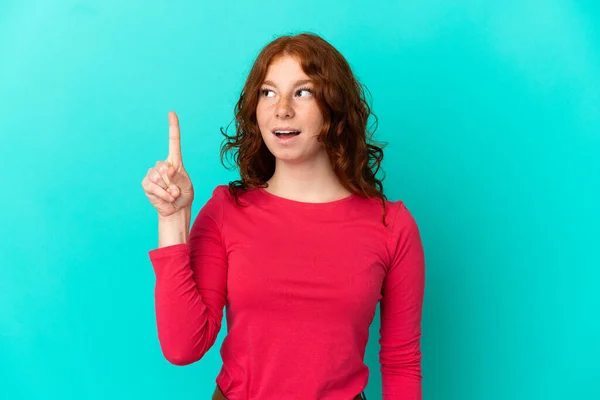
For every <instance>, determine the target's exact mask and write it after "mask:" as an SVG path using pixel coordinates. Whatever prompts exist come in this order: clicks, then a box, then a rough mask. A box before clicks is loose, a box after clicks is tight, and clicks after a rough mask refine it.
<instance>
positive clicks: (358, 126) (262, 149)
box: [221, 33, 387, 226]
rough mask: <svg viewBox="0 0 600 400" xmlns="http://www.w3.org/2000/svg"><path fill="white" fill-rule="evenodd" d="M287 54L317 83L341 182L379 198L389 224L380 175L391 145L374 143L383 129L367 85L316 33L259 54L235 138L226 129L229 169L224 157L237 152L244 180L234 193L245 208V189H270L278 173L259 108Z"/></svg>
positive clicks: (325, 138)
mask: <svg viewBox="0 0 600 400" xmlns="http://www.w3.org/2000/svg"><path fill="white" fill-rule="evenodd" d="M283 55H288V56H292V57H295V58H296V59H297V60H298V62H299V63H300V64H301V66H302V69H303V71H304V73H305V74H306V75H308V76H309V77H310V78H311V79H312V80H313V82H314V95H315V99H316V101H317V104H318V107H319V109H320V111H321V113H322V115H323V120H324V124H323V130H322V131H321V133H320V135H319V137H318V141H319V142H322V143H324V144H325V148H326V151H327V154H328V156H329V159H330V161H331V165H332V167H333V170H334V171H335V174H336V175H337V177H338V179H339V180H340V182H341V184H342V185H343V186H344V187H345V188H346V189H347V190H348V191H350V192H352V193H355V194H359V195H361V196H364V197H377V198H379V199H380V200H381V203H382V207H383V216H382V221H383V224H384V225H385V226H387V224H386V222H385V215H386V204H385V200H386V199H387V198H386V196H385V195H384V194H383V184H382V180H383V179H384V178H385V173H384V178H382V179H381V180H379V179H377V177H376V175H377V172H378V171H379V169H380V167H381V161H382V160H383V149H382V147H385V145H387V143H376V142H373V140H372V136H373V134H374V132H375V130H376V129H377V116H376V115H375V114H374V113H372V111H371V107H370V106H369V104H368V103H367V101H366V99H365V90H364V89H363V85H362V84H361V83H359V82H358V80H357V79H356V78H355V76H354V74H353V72H352V70H351V68H350V65H349V64H348V62H347V61H346V59H345V58H344V56H343V55H342V54H341V53H340V52H339V51H338V50H337V49H336V48H335V47H333V46H332V45H331V44H329V43H328V42H327V41H325V40H324V39H323V38H321V37H320V36H318V35H315V34H312V33H301V34H298V35H294V36H281V37H279V38H277V39H275V40H273V41H272V42H271V43H269V44H268V45H267V46H265V47H264V48H263V49H262V50H261V52H260V53H259V54H258V57H257V58H256V60H255V62H254V65H253V66H252V69H251V70H250V73H249V74H248V78H247V79H246V83H245V85H244V87H243V89H242V92H241V94H240V98H239V100H238V102H237V104H236V106H235V110H234V112H235V122H236V134H235V135H231V136H230V135H228V134H227V133H226V131H224V130H223V128H221V133H222V134H223V135H224V136H225V139H224V140H223V143H222V146H221V163H222V164H223V165H224V166H225V168H227V166H226V165H225V163H224V157H225V156H226V154H227V153H228V152H229V151H231V150H234V149H237V152H235V154H234V161H235V164H236V166H237V167H238V168H239V171H240V177H241V179H240V180H236V181H233V182H230V183H229V192H230V193H231V194H232V195H233V196H234V197H235V199H236V202H237V203H238V204H240V203H239V199H238V190H239V189H243V190H250V189H254V188H258V187H261V188H264V187H267V186H268V184H267V183H266V182H267V181H268V180H269V179H270V178H271V177H272V176H273V174H274V172H275V156H273V154H272V153H271V152H270V151H269V149H268V148H267V146H266V145H265V143H264V142H263V140H262V136H261V134H260V129H259V127H258V122H257V119H256V107H257V104H258V97H259V93H260V87H261V85H262V84H263V80H264V79H265V77H266V74H267V69H268V68H269V65H270V64H271V62H273V61H274V60H275V59H276V58H278V57H279V56H283ZM365 89H366V88H365ZM367 91H368V89H367ZM370 115H373V117H374V118H375V128H374V129H373V130H372V131H369V130H368V128H367V121H368V118H369V116H370ZM232 122H233V121H232ZM376 144H379V145H381V146H382V147H378V146H377V145H376ZM234 168H235V167H234ZM240 205H241V204H240Z"/></svg>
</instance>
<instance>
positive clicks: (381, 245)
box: [149, 185, 425, 400]
mask: <svg viewBox="0 0 600 400" xmlns="http://www.w3.org/2000/svg"><path fill="white" fill-rule="evenodd" d="M239 197H240V202H241V203H242V205H243V207H242V206H239V205H237V204H236V202H235V199H234V198H233V196H232V195H230V194H229V192H228V188H227V185H219V186H217V187H216V188H215V190H214V191H213V193H212V196H211V198H210V199H209V200H208V201H207V203H206V204H205V205H204V206H203V207H202V209H201V210H200V212H199V213H198V215H197V217H196V218H195V220H194V222H193V224H192V228H191V230H190V234H189V238H188V243H186V244H176V245H171V246H166V247H161V248H156V249H153V250H150V251H149V257H150V260H151V263H152V266H153V268H154V272H155V274H156V286H155V304H156V321H157V329H158V339H159V342H160V346H161V349H162V352H163V354H164V356H165V358H166V359H167V360H168V361H170V362H171V363H173V364H175V365H187V364H191V363H193V362H196V361H198V360H199V359H201V358H202V356H204V354H205V353H206V352H207V351H208V350H209V349H210V348H211V347H212V345H213V344H214V343H215V341H216V338H217V334H218V333H219V331H220V329H221V321H222V317H223V307H224V306H227V307H226V320H227V335H226V337H225V338H224V340H223V343H222V346H221V348H220V354H221V358H222V360H223V364H222V368H221V370H220V372H219V374H218V376H217V377H216V384H217V385H219V387H220V388H221V390H222V391H223V393H224V395H225V396H226V397H227V398H228V399H229V400H265V399H267V400H269V399H287V400H294V399H298V400H309V399H315V400H316V399H319V400H348V399H352V398H353V397H354V396H356V395H357V394H359V393H361V392H362V391H363V390H364V389H365V387H366V385H367V381H368V378H369V369H368V367H367V365H366V364H365V363H364V361H363V359H364V355H365V348H366V345H367V341H368V338H369V326H370V325H371V323H372V322H373V319H374V316H375V310H376V306H377V303H378V302H380V317H381V320H380V330H379V332H380V338H379V344H380V346H381V347H380V352H379V361H380V365H381V377H382V394H383V399H384V400H392V399H398V400H420V399H421V396H422V395H421V393H422V389H421V380H422V375H421V351H420V339H421V314H422V312H421V310H422V304H423V296H424V288H425V261H424V252H423V246H422V243H421V238H420V235H419V230H418V227H417V224H416V222H415V220H414V218H413V217H412V216H411V214H410V212H409V211H408V209H407V208H406V206H405V205H404V203H403V202H402V201H395V202H394V201H387V203H386V204H387V217H386V221H387V222H388V226H387V227H386V226H384V225H383V223H382V219H381V217H382V206H381V202H380V200H379V199H376V198H370V199H369V198H366V197H362V196H359V195H351V196H349V197H346V198H344V199H341V200H337V201H332V202H327V203H305V202H299V201H294V200H290V199H285V198H282V197H279V196H276V195H274V194H271V193H269V192H267V191H265V190H264V189H255V190H250V191H240V192H239Z"/></svg>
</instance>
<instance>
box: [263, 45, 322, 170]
mask: <svg viewBox="0 0 600 400" xmlns="http://www.w3.org/2000/svg"><path fill="white" fill-rule="evenodd" d="M313 88H314V85H313V83H312V82H311V80H310V78H309V77H308V76H307V75H306V74H305V73H304V71H303V70H302V67H301V66H300V63H299V62H298V61H297V60H296V59H295V58H293V57H290V56H281V57H279V58H275V59H274V60H273V61H272V62H271V64H270V65H269V68H268V70H267V74H266V77H265V80H264V82H263V84H262V86H261V88H260V93H259V98H258V105H257V107H256V118H257V120H258V126H259V128H260V132H261V135H262V138H263V140H264V142H265V145H266V146H267V148H268V149H269V151H270V152H271V153H272V154H273V155H274V156H275V158H277V159H278V160H280V161H285V162H287V163H299V162H305V161H307V160H313V159H316V158H317V157H320V156H323V155H324V154H325V147H324V145H323V144H322V143H319V142H318V141H317V137H318V136H319V133H320V132H321V129H322V127H323V116H322V114H321V111H320V110H319V107H318V105H317V101H316V99H315V97H314V96H313ZM279 131H296V132H300V134H292V135H284V134H280V133H279Z"/></svg>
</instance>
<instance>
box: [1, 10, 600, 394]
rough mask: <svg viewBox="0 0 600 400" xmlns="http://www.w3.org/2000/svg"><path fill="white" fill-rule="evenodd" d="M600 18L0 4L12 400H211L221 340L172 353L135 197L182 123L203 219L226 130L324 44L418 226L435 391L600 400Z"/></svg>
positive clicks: (427, 365) (584, 14)
mask: <svg viewBox="0 0 600 400" xmlns="http://www.w3.org/2000/svg"><path fill="white" fill-rule="evenodd" d="M598 4H599V3H598V2H594V1H591V0H589V1H567V0H523V1H514V0H508V1H503V2H478V1H467V0H464V1H459V0H455V1H441V0H425V1H420V2H414V1H380V2H374V3H370V4H369V5H367V3H365V2H358V1H345V2H341V1H330V0H319V1H312V0H307V1H302V2H300V1H298V2H281V1H271V0H263V1H243V2H242V1H240V2H232V1H229V2H216V1H211V2H205V1H202V2H197V1H153V2H142V1H126V2H120V1H116V0H102V1H67V0H56V1H52V2H50V1H24V0H19V1H17V0H3V1H1V2H0V117H1V128H0V156H1V158H2V166H3V171H4V172H3V173H2V178H3V179H2V181H3V182H4V184H3V190H2V195H1V196H0V210H1V211H2V218H1V221H2V222H1V228H0V387H1V392H2V394H1V395H0V397H4V398H7V399H42V398H43V399H83V398H85V399H107V398H110V399H115V400H116V399H133V398H140V399H141V398H143V399H147V400H149V399H164V398H170V399H189V398H198V399H201V398H204V399H208V398H210V395H211V394H212V391H213V389H214V379H215V378H216V375H217V373H218V370H219V368H220V362H221V360H220V355H219V352H218V350H219V347H220V343H221V341H222V340H223V338H224V334H225V332H226V330H225V329H222V331H221V333H220V335H219V338H218V339H217V343H216V344H215V346H214V347H213V348H212V349H211V350H210V351H209V352H208V353H207V355H206V356H205V357H204V358H203V359H202V360H201V361H199V362H198V363H195V364H193V365H191V366H187V367H176V366H173V365H171V364H169V363H168V362H167V361H166V360H165V359H164V358H163V356H162V354H161V351H160V347H159V343H158V340H157V334H156V325H155V319H154V299H153V288H154V273H153V271H152V267H151V264H150V262H149V259H148V256H147V251H148V250H150V249H152V248H155V247H156V246H157V219H156V212H155V210H154V209H153V208H152V207H151V205H150V203H149V202H148V200H147V198H146V197H145V195H144V193H143V189H142V187H141V180H142V179H143V177H144V176H145V174H146V172H147V170H148V168H150V167H152V166H154V164H155V162H156V161H157V160H161V159H165V158H166V156H167V153H168V121H167V113H168V112H169V111H170V110H175V111H176V112H177V113H178V115H179V118H180V122H181V135H182V139H181V141H182V152H183V159H184V162H185V163H186V168H187V169H188V172H189V173H190V176H191V177H192V181H193V183H194V187H195V190H196V201H195V202H194V206H193V213H194V214H193V215H194V217H195V214H196V213H197V212H198V210H199V209H200V207H201V206H202V205H203V204H204V203H205V201H206V200H207V199H208V197H209V196H210V194H211V192H212V190H213V189H214V187H215V186H216V185H218V184H222V183H227V182H229V181H230V180H233V179H236V178H237V177H238V175H237V173H236V172H235V171H227V170H225V169H224V168H223V166H222V165H221V164H220V161H219V146H220V143H221V140H222V136H221V134H220V132H219V128H220V127H226V126H227V124H228V123H229V122H230V121H231V120H232V118H233V107H234V105H235V102H236V100H237V97H238V95H239V92H240V90H241V87H242V85H243V83H244V80H245V77H246V74H247V73H248V72H249V70H250V67H251V65H252V62H253V60H254V57H255V56H256V55H257V54H258V52H259V51H260V49H261V48H262V47H263V46H264V45H266V44H267V43H268V42H269V41H271V40H273V39H274V38H275V37H277V36H279V35H281V34H286V33H299V32H301V31H310V32H314V33H318V34H320V35H322V36H323V37H324V38H325V39H326V40H328V41H329V42H331V43H332V44H333V45H334V46H336V47H337V48H338V49H339V50H340V51H341V52H342V54H344V55H345V56H346V58H347V59H348V61H349V62H350V64H351V66H352V68H353V69H354V71H355V73H356V75H357V77H358V78H359V79H360V80H361V82H362V83H364V84H365V85H366V86H367V87H368V88H369V89H370V91H371V93H372V96H373V109H374V112H375V113H376V114H377V116H378V117H379V128H378V130H377V132H376V135H375V138H376V139H377V140H381V141H384V142H387V143H389V145H388V146H387V147H386V148H385V159H384V164H383V166H384V169H385V172H386V174H387V176H386V179H385V181H384V184H385V192H386V194H387V195H388V196H389V198H390V199H392V200H396V199H402V200H404V201H405V203H406V204H407V206H408V207H409V209H410V210H411V211H412V213H413V215H414V216H415V218H416V219H417V222H418V223H419V226H420V229H421V232H422V238H423V243H424V246H425V250H426V256H427V282H426V295H425V296H426V297H425V304H424V308H423V339H422V352H423V364H422V365H423V376H424V378H423V388H424V389H423V390H424V398H425V399H431V400H433V399H436V400H438V399H439V400H442V399H443V400H450V399H460V400H480V399H485V400H500V399H511V400H516V399H545V400H553V399H567V398H569V399H598V398H600V386H599V385H598V382H599V381H600V368H599V367H598V360H599V359H600V344H599V340H598V339H599V338H600V322H599V318H598V315H599V310H600V296H599V295H598V287H599V283H600V272H599V271H600V268H599V267H600V257H599V254H598V253H599V252H598V248H599V245H598V242H599V238H600V212H599V211H598V205H599V198H600V196H599V194H600V184H599V177H600V156H599V153H600V152H599V150H600V29H599V26H600V23H599V22H600V8H599V6H598ZM232 129H233V125H232V126H231V128H230V131H229V132H230V133H231V132H232ZM223 326H224V327H225V325H223ZM378 329H379V312H377V315H376V319H375V321H374V323H373V325H372V326H371V338H370V341H369V344H368V348H367V356H366V362H367V364H368V366H369V368H370V370H371V376H370V380H369V385H368V387H367V390H366V394H367V397H368V398H369V399H370V400H371V399H377V398H380V397H381V376H380V373H379V364H378V359H377V352H378V350H379V345H378V339H379V332H378ZM307 345H310V344H308V343H307Z"/></svg>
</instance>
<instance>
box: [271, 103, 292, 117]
mask: <svg viewBox="0 0 600 400" xmlns="http://www.w3.org/2000/svg"><path fill="white" fill-rule="evenodd" d="M275 113H276V116H277V118H291V117H293V116H294V109H293V108H292V105H291V104H290V101H289V100H287V99H285V98H282V99H281V100H280V101H279V103H278V104H277V107H276V108H275Z"/></svg>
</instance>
